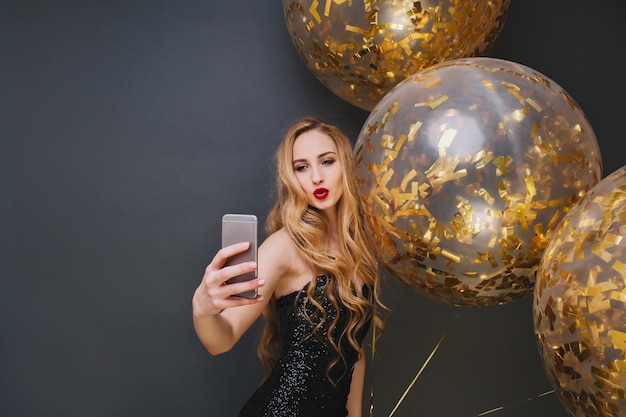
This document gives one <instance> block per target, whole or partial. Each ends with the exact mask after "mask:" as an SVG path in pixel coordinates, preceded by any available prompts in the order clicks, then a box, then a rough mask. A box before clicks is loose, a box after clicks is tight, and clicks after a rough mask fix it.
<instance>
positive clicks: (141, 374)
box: [0, 0, 626, 417]
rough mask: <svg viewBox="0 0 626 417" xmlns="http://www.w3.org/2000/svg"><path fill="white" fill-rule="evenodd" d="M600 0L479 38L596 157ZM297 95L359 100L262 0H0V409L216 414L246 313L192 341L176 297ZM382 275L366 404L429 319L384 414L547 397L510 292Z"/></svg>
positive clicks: (329, 110) (614, 87)
mask: <svg viewBox="0 0 626 417" xmlns="http://www.w3.org/2000/svg"><path fill="white" fill-rule="evenodd" d="M608 3H609V2H608V1H605V2H596V3H592V2H588V1H587V2H585V1H582V0H569V1H565V0H544V1H542V2H527V1H520V0H513V1H512V4H511V6H510V9H509V15H508V18H507V21H506V23H505V25H504V29H503V32H502V33H501V35H500V37H499V38H498V40H497V42H496V46H495V48H494V49H493V50H492V52H491V54H490V55H491V56H493V57H498V58H503V59H508V60H512V61H517V62H520V63H522V64H524V65H526V66H529V67H531V68H533V69H535V70H537V71H539V72H541V73H543V74H544V75H546V76H548V77H549V78H551V79H553V80H554V81H555V82H557V83H558V84H559V85H561V86H562V87H563V88H564V89H565V90H566V91H568V92H569V93H570V94H571V95H572V96H573V97H574V99H575V100H576V101H577V102H578V103H579V104H580V106H581V107H582V108H583V110H584V111H585V113H586V114H587V116H588V117H589V119H590V121H591V124H592V126H593V128H594V130H595V133H596V135H597V138H598V141H599V143H600V147H601V151H602V156H603V160H604V176H606V175H608V174H609V173H611V172H613V171H614V170H616V169H618V168H620V167H621V166H622V165H623V164H624V156H623V153H620V152H619V151H618V149H619V148H620V147H621V145H619V144H620V143H621V142H622V141H623V139H624V137H623V135H624V116H623V114H622V111H621V110H622V108H621V106H618V104H619V103H620V99H622V98H623V97H624V95H625V94H626V91H625V87H624V82H623V80H622V76H623V67H622V66H621V65H618V62H619V61H621V58H620V55H621V54H622V51H623V50H624V49H626V42H625V36H624V27H623V15H624V14H623V9H624V7H623V6H622V5H620V6H617V4H619V2H611V3H612V4H611V6H613V7H608V6H607V4H608ZM616 7H617V8H621V9H622V10H621V11H620V10H618V9H616ZM308 114H316V115H318V116H321V117H324V118H326V119H328V120H330V121H331V122H334V123H337V124H338V125H340V126H341V127H342V128H343V129H344V130H345V131H346V132H347V133H348V134H349V135H350V136H351V138H352V139H353V140H355V139H356V136H357V135H358V132H359V130H360V128H361V125H362V124H363V123H364V121H365V119H366V118H367V116H368V113H367V112H365V111H363V110H360V109H358V108H356V107H354V106H351V105H350V104H347V103H346V102H344V101H343V100H342V99H340V98H338V97H337V96H335V95H334V94H332V93H331V92H329V91H327V90H326V89H325V88H324V87H323V86H322V85H321V84H320V83H319V82H318V81H317V80H316V79H315V78H314V76H313V75H312V74H311V73H310V72H309V71H308V70H307V69H306V67H305V66H304V64H303V63H302V62H301V61H300V58H299V57H298V55H297V53H296V51H295V48H294V47H293V45H292V44H291V39H290V38H289V35H288V33H287V31H286V28H285V25H284V20H283V14H282V5H281V2H280V1H278V0H257V1H247V2H242V1H227V0H224V1H210V0H204V1H195V0H179V1H165V0H152V1H149V2H148V1H145V2H140V1H103V0H101V1H95V0H91V1H90V0H83V1H73V2H72V1H44V0H39V1H37V0H33V1H18V0H15V1H1V2H0V193H1V194H0V274H1V279H0V415H2V416H6V417H46V416H59V417H61V416H62V417H87V416H89V417H100V416H102V417H112V416H133V417H134V416H137V417H141V416H150V417H175V416H181V417H194V416H211V417H229V416H234V415H236V413H237V411H238V410H239V407H240V406H241V405H242V404H243V402H244V401H245V399H246V398H247V397H248V396H249V395H250V393H251V392H252V390H253V389H254V387H255V386H256V384H257V383H258V378H259V377H260V370H259V367H258V365H257V362H256V356H255V352H254V344H255V342H256V338H257V336H258V330H259V328H260V326H259V324H260V323H257V325H256V326H255V327H254V329H253V330H252V331H251V332H250V333H249V334H247V335H246V336H245V337H244V338H243V339H242V340H241V342H240V343H239V344H238V345H237V346H236V347H235V348H234V349H233V350H232V351H231V352H229V353H227V354H224V355H222V356H220V357H211V356H210V355H209V354H208V353H207V352H206V351H205V350H204V349H203V347H202V346H201V344H200V343H199V342H198V340H197V339H196V336H195V334H194V332H193V328H192V323H191V311H190V299H191V296H192V293H193V291H194V289H195V288H196V286H197V284H198V283H199V281H200V278H201V276H202V273H203V270H204V267H205V265H206V264H207V263H208V262H209V261H210V259H211V257H212V254H213V253H214V252H215V251H216V250H217V249H218V247H219V240H220V237H219V236H220V217H221V215H222V214H223V213H226V212H250V213H255V214H257V215H258V216H259V219H260V220H261V221H263V220H264V219H265V216H266V214H267V210H268V207H269V205H270V203H271V201H270V194H269V190H270V188H269V187H270V183H271V181H272V179H273V174H272V171H273V169H272V166H271V156H272V153H273V151H274V148H275V146H276V144H277V143H278V141H279V139H280V136H281V135H282V133H283V132H284V130H285V129H286V128H287V126H289V125H290V124H291V123H292V122H293V121H295V120H296V119H298V118H299V117H301V116H304V115H308ZM384 291H385V293H384V299H385V301H386V303H387V304H388V305H389V306H390V307H391V308H392V309H393V310H394V313H393V315H392V316H391V317H390V319H389V321H388V331H387V333H386V334H385V335H384V336H383V338H382V339H381V342H380V344H379V346H378V348H379V350H378V352H377V354H376V356H375V359H374V363H373V364H372V363H370V365H369V368H368V375H367V386H368V389H369V386H370V383H371V382H372V381H373V386H374V394H375V414H374V415H375V416H376V417H387V416H389V414H390V412H391V410H392V408H393V407H394V405H395V404H396V403H397V402H398V401H399V400H400V397H401V396H402V394H403V392H404V391H405V389H407V387H408V386H409V384H410V382H411V380H412V379H413V378H414V376H415V375H416V374H417V371H418V370H419V368H420V367H421V365H422V363H423V362H424V361H425V360H426V358H427V357H428V355H429V354H430V352H431V351H432V350H433V348H434V347H435V345H436V343H437V341H438V340H439V339H440V338H441V337H442V335H444V334H446V337H445V339H444V341H443V343H442V345H441V347H440V349H439V351H438V352H437V353H436V355H435V356H434V357H433V359H432V361H431V363H430V365H429V366H428V367H427V368H426V369H425V371H424V372H423V374H422V375H421V377H420V378H419V379H418V380H417V382H416V383H415V385H413V388H412V389H411V390H409V392H408V394H407V395H406V397H405V399H404V401H403V402H402V404H401V405H400V407H399V408H398V410H397V412H396V414H395V416H398V417H407V416H409V417H412V416H417V415H419V416H460V417H470V416H475V415H478V414H480V413H483V412H485V411H488V410H491V409H493V408H496V407H499V406H504V409H503V410H501V411H497V412H493V413H490V414H489V415H490V417H491V416H495V417H511V416H528V415H535V416H566V415H567V414H566V411H565V409H564V408H563V406H562V405H561V404H560V402H559V401H558V400H557V398H556V396H555V395H554V394H548V395H546V396H543V397H540V398H535V397H537V396H538V395H540V394H542V393H544V392H546V391H550V390H551V386H550V384H549V382H548V380H547V377H546V375H545V372H544V370H543V367H542V365H541V363H540V360H539V355H538V350H537V347H536V345H535V341H534V334H533V328H532V316H531V307H532V300H531V299H530V298H525V299H522V300H519V301H516V302H514V303H511V304H508V305H504V306H501V307H493V308H485V309H468V308H454V307H451V306H447V305H444V304H439V303H436V302H433V301H430V300H428V299H426V298H424V297H421V296H418V295H416V294H414V293H412V292H411V291H410V290H408V289H406V288H405V287H403V286H401V285H398V284H397V283H396V282H395V281H394V280H393V279H390V278H389V277H386V279H385V285H384ZM457 315H458V319H457V320H456V322H455V323H454V325H453V326H452V327H450V323H451V322H452V320H453V319H454V318H455V317H456V316H457ZM370 362H371V361H370ZM529 398H532V400H528V401H525V400H526V399H529ZM364 402H365V403H366V405H367V404H368V399H367V398H366V399H365V401H364Z"/></svg>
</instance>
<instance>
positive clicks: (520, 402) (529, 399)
mask: <svg viewBox="0 0 626 417" xmlns="http://www.w3.org/2000/svg"><path fill="white" fill-rule="evenodd" d="M548 394H554V390H550V391H546V392H544V393H542V394H539V395H536V396H534V397H529V398H526V399H525V400H522V401H518V402H516V403H513V404H508V405H503V406H500V407H496V408H492V409H491V410H488V411H483V412H482V413H480V414H476V416H475V417H482V416H486V415H487V414H491V413H495V412H496V411H501V410H504V409H507V408H511V407H515V406H518V405H520V404H523V403H525V402H528V401H532V400H536V399H537V398H541V397H544V396H546V395H548Z"/></svg>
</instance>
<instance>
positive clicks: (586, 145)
mask: <svg viewBox="0 0 626 417" xmlns="http://www.w3.org/2000/svg"><path fill="white" fill-rule="evenodd" d="M355 153H356V155H357V158H358V164H359V169H358V172H359V181H360V184H361V187H362V193H363V195H364V198H365V204H366V207H367V210H368V214H369V216H368V217H369V219H370V222H371V224H370V227H371V229H372V232H373V234H374V235H375V236H376V238H377V240H378V243H379V245H380V248H381V252H382V264H383V266H384V267H385V268H386V269H387V270H388V271H389V272H390V273H391V275H392V276H393V277H395V278H397V279H399V280H400V281H402V282H403V283H405V284H407V285H408V286H409V287H410V288H412V289H413V290H415V291H416V292H418V293H420V294H423V295H426V296H428V297H430V298H432V299H434V300H437V301H441V302H444V303H448V304H452V305H457V306H474V307H482V306H489V305H500V304H504V303H507V302H509V301H512V300H516V299H519V298H522V297H524V296H526V295H529V294H532V291H533V288H534V282H535V275H536V272H537V267H538V264H539V260H540V258H541V256H542V254H543V251H544V249H545V247H546V246H547V243H548V241H549V239H550V237H551V235H552V233H553V231H554V228H555V227H556V225H557V223H558V221H559V220H560V219H561V217H562V216H563V214H564V213H566V212H567V211H568V210H569V209H570V208H571V207H572V206H573V205H574V204H575V203H576V202H578V201H579V200H580V199H581V198H582V197H583V196H584V195H585V193H586V192H587V191H588V190H589V189H590V188H591V187H592V186H593V185H595V184H596V183H597V182H598V181H599V180H600V178H601V177H602V163H601V156H600V150H599V147H598V144H597V141H596V137H595V135H594V133H593V130H592V128H591V126H590V124H589V122H588V120H587V118H586V117H585V115H584V113H583V112H582V110H581V109H580V107H579V106H578V105H577V104H576V103H575V101H574V100H573V98H572V97H570V95H568V94H567V93H566V92H565V91H564V90H563V89H562V88H560V87H559V86H558V85H557V84H556V83H555V82H554V81H552V80H550V79H548V78H546V77H545V76H543V75H542V74H540V73H538V72H536V71H534V70H533V69H531V68H528V67H526V66H523V65H520V64H517V63H514V62H509V61H505V60H500V59H495V58H485V57H474V58H465V59H457V60H451V61H448V62H445V63H440V64H436V65H433V66H431V67H429V68H426V69H424V70H422V71H419V72H417V73H416V74H413V75H412V76H410V77H409V78H407V79H405V80H404V81H403V82H401V83H400V84H398V85H397V86H396V87H395V88H393V89H392V90H391V91H390V92H389V93H388V94H387V95H386V96H385V97H383V99H382V100H381V101H380V102H379V103H378V104H377V105H376V107H375V108H374V110H373V111H372V112H371V113H370V115H369V117H368V119H367V120H366V122H365V124H364V125H363V127H362V130H361V132H360V134H359V137H358V140H357V142H356V144H355Z"/></svg>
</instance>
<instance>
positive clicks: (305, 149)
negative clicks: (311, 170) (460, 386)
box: [293, 130, 337, 160]
mask: <svg viewBox="0 0 626 417" xmlns="http://www.w3.org/2000/svg"><path fill="white" fill-rule="evenodd" d="M329 152H333V153H337V145H336V144H335V141H334V140H333V139H332V138H331V137H330V136H328V134H326V133H323V132H320V131H318V130H310V131H307V132H304V133H302V134H300V135H299V136H298V137H297V138H296V140H295V141H294V143H293V159H294V160H297V159H303V158H304V159H307V158H312V157H317V156H319V155H323V154H326V153H329Z"/></svg>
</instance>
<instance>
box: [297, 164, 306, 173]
mask: <svg viewBox="0 0 626 417" xmlns="http://www.w3.org/2000/svg"><path fill="white" fill-rule="evenodd" d="M295 169H296V171H298V172H301V171H304V170H305V169H306V165H298V166H296V168H295Z"/></svg>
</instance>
